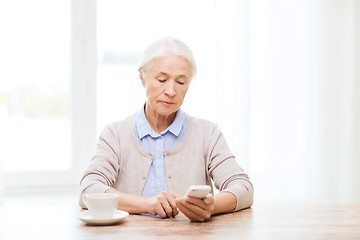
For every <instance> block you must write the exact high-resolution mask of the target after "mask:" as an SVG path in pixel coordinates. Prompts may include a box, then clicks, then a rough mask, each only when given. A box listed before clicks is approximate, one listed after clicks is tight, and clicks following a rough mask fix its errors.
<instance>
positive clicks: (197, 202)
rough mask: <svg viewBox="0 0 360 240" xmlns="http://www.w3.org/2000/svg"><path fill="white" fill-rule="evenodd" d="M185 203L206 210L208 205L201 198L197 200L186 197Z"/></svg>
mask: <svg viewBox="0 0 360 240" xmlns="http://www.w3.org/2000/svg"><path fill="white" fill-rule="evenodd" d="M185 201H186V202H187V203H189V204H192V205H195V206H198V207H200V208H202V209H206V208H207V205H206V204H205V203H204V201H203V200H202V199H199V198H195V197H185Z"/></svg>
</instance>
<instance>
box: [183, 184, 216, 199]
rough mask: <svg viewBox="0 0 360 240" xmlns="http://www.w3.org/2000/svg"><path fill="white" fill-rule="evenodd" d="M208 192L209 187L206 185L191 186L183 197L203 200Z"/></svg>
mask: <svg viewBox="0 0 360 240" xmlns="http://www.w3.org/2000/svg"><path fill="white" fill-rule="evenodd" d="M210 191H211V187H210V186H208V185H193V186H190V187H189V188H188V190H187V191H186V194H185V196H187V197H196V198H200V199H203V198H205V197H206V196H207V195H208V194H209V193H210Z"/></svg>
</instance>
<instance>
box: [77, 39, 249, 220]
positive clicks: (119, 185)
mask: <svg viewBox="0 0 360 240" xmlns="http://www.w3.org/2000/svg"><path fill="white" fill-rule="evenodd" d="M195 73H196V64H195V60H194V57H193V54H192V52H191V50H190V49H189V48H188V47H187V46H186V45H185V44H184V43H183V42H181V41H179V40H177V39H173V38H164V39H160V40H158V41H156V42H154V43H153V44H151V45H150V46H149V47H148V48H147V49H146V51H145V53H144V55H143V60H142V62H141V65H140V68H139V77H140V80H141V83H142V85H143V87H144V88H145V93H146V97H147V101H146V103H145V104H144V105H143V106H142V107H141V109H140V110H139V111H138V112H136V113H135V114H134V115H132V116H129V117H128V118H126V119H124V120H122V121H119V122H115V123H113V124H110V125H108V126H107V127H105V128H104V130H103V131H102V133H101V135H100V138H99V141H98V144H97V151H96V153H95V155H94V157H93V159H92V161H91V163H90V165H89V167H88V168H87V170H86V171H85V172H84V175H83V178H82V180H81V196H82V194H84V193H98V192H109V193H118V194H119V199H118V209H121V210H125V211H128V212H129V213H132V214H140V213H147V214H152V215H158V216H160V217H162V218H166V217H175V216H176V215H177V214H178V213H179V211H180V212H182V213H183V214H184V215H185V216H186V217H187V218H189V219H190V220H192V221H205V220H206V219H209V218H210V217H211V216H212V215H214V214H220V213H229V212H234V211H238V210H241V209H243V208H248V207H250V206H251V205H252V202H253V187H252V184H251V182H250V180H249V178H248V175H247V174H246V173H245V172H244V171H243V169H242V168H241V167H240V166H239V165H238V164H237V162H236V160H235V157H234V156H233V154H232V153H231V152H230V150H229V147H228V145H227V144H226V142H225V139H224V136H223V135H222V133H221V131H220V130H219V128H218V127H217V126H216V125H215V124H213V123H211V122H209V121H206V120H202V119H198V118H195V117H192V116H190V115H188V114H186V113H185V112H183V111H182V110H181V108H180V107H181V105H182V104H183V101H184V98H185V95H186V92H187V90H188V88H189V86H190V83H191V79H192V78H193V77H194V76H195ZM212 183H214V185H215V187H216V188H218V189H219V193H218V194H216V195H215V196H213V191H212V194H209V195H208V196H207V197H206V198H204V199H198V198H194V197H186V196H183V195H184V193H185V192H186V190H187V188H188V187H189V186H191V185H209V186H211V188H212V186H213V184H212ZM212 190H213V189H212ZM81 196H80V205H81V206H82V207H85V206H84V204H83V202H82V198H81Z"/></svg>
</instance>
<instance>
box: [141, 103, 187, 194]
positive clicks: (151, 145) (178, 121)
mask: <svg viewBox="0 0 360 240" xmlns="http://www.w3.org/2000/svg"><path fill="white" fill-rule="evenodd" d="M144 109H145V105H144V107H142V108H141V110H140V111H138V112H137V113H136V115H135V120H134V128H135V133H136V135H137V137H138V140H139V142H140V145H141V146H142V147H143V148H144V149H145V150H146V151H147V152H149V153H152V154H153V155H154V159H153V161H152V163H151V166H150V170H149V174H148V177H147V180H146V183H145V186H144V188H143V192H142V194H141V195H142V196H144V197H152V196H156V195H158V194H160V193H161V192H163V191H166V190H167V181H166V168H165V158H164V150H167V149H171V148H175V147H177V146H178V145H179V144H180V142H181V141H182V140H183V138H184V135H185V131H186V117H185V114H184V112H183V111H182V110H181V109H179V110H178V111H177V113H176V116H175V119H174V121H173V123H172V124H171V125H170V126H169V127H168V128H167V129H165V130H164V131H162V132H161V133H160V134H159V133H157V132H155V131H154V130H153V129H152V128H151V127H150V124H149V122H148V121H147V119H146V117H145V112H144Z"/></svg>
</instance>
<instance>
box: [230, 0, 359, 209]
mask: <svg viewBox="0 0 360 240" xmlns="http://www.w3.org/2000/svg"><path fill="white" fill-rule="evenodd" d="M243 2H249V1H243ZM249 19H250V20H249V29H250V30H249V31H250V40H249V42H250V43H249V44H250V54H249V62H250V73H249V78H248V81H249V84H250V86H249V91H250V94H249V165H250V167H249V170H250V176H251V178H252V180H253V183H254V187H255V202H256V201H257V202H262V203H264V202H265V203H314V204H350V203H357V204H358V203H360V191H359V189H360V174H359V171H360V1H358V0H316V1H311V0H292V1H288V0H253V1H251V4H250V14H249ZM238 54H242V53H240V52H238ZM242 77H244V76H242ZM235 81H241V80H240V79H239V77H238V78H237V79H236V78H235ZM234 85H236V84H234ZM240 92H241V91H240ZM239 104H242V103H239ZM239 106H240V105H239ZM240 134H241V133H240Z"/></svg>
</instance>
